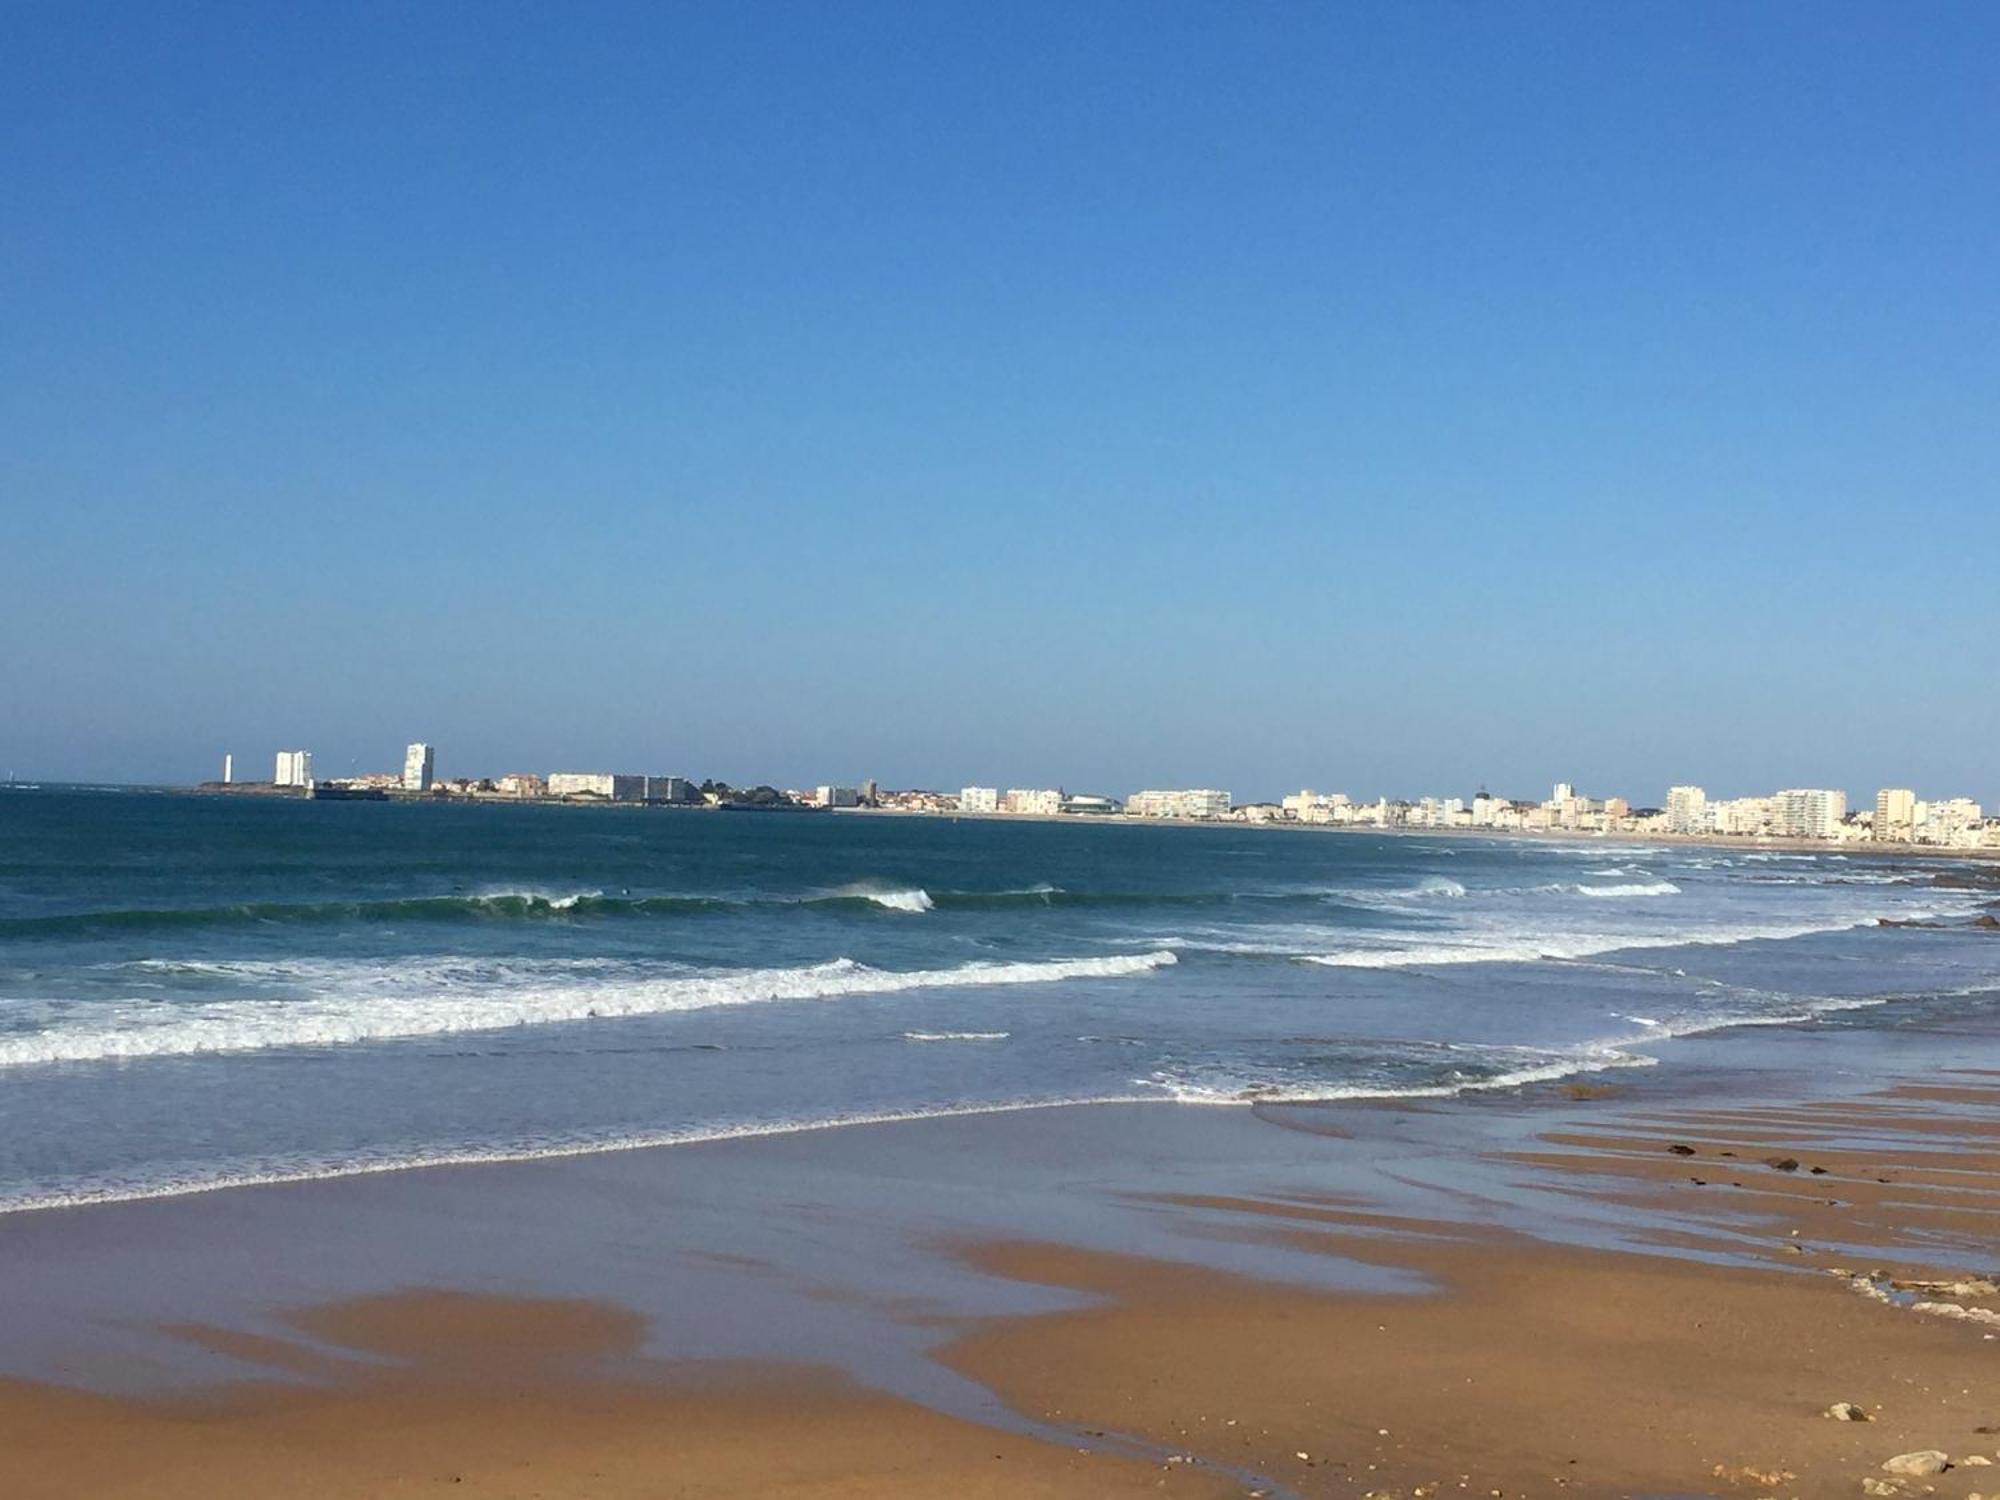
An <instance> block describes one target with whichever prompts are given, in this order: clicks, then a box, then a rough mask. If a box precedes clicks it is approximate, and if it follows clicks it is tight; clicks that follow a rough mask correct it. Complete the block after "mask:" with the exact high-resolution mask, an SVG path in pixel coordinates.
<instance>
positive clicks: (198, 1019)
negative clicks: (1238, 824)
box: [0, 950, 1176, 1067]
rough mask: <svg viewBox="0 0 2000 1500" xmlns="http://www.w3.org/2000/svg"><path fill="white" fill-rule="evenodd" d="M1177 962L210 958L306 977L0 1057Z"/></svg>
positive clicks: (1091, 974)
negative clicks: (502, 962) (729, 965)
mask: <svg viewBox="0 0 2000 1500" xmlns="http://www.w3.org/2000/svg"><path fill="white" fill-rule="evenodd" d="M1175 961H1176V960H1175V958H1174V955H1173V954H1172V953H1170V952H1166V951H1164V950H1161V951H1156V952H1151V953H1134V954H1120V955H1113V956H1106V957H1097V958H1059V959H1045V960H1038V961H1023V962H1014V963H971V964H964V965H961V966H959V967H957V968H950V969H918V970H895V969H876V968H870V967H869V966H867V965H865V964H859V963H856V962H855V961H854V960H853V959H849V958H840V959H835V960H834V961H832V962H831V963H823V964H813V965H810V966H807V967H804V968H795V969H727V970H713V971H707V972H694V973H688V972H668V973H660V972H658V971H657V970H649V969H646V968H642V967H639V966H634V965H612V964H604V963H584V964H577V965H563V966H549V965H543V966H533V965H524V966H516V967H514V968H512V969H504V970H501V969H495V968H494V967H492V966H481V965H436V964H433V965H426V966H412V967H410V968H407V969H404V970H400V971H399V970H397V969H394V968H389V969H384V968H381V967H379V966H377V967H373V968H368V969H363V970H360V971H358V972H357V971H355V970H353V969H352V968H348V969H346V970H344V971H343V970H341V969H339V968H337V967H336V966H333V965H322V966H319V967H318V968H317V969H314V968H309V967H305V966H298V965H284V964H266V965H256V964H241V965H227V964H216V965H210V966H207V967H208V968H209V970H210V971H211V972H215V973H228V974H231V975H233V976H234V977H238V978H251V979H263V980H265V981H267V982H276V983H284V982H285V981H286V979H287V978H288V977H289V978H291V979H292V980H293V981H294V982H303V983H305V984H308V985H314V986H315V987H314V989H313V990H312V992H310V993H308V994H305V995H303V996H300V997H298V998H290V999H234V1000H214V1001H206V1002H198V1003H191V1004H190V1003H182V1004H172V1005H158V1004H121V1005H118V1006H114V1007H107V1011H108V1014H107V1015H106V1017H105V1019H104V1020H102V1021H100V1022H97V1023H96V1024H92V1025H88V1026H68V1027H64V1028H62V1029H59V1030H48V1029H45V1030H41V1031H36V1032H30V1033H27V1034H25V1035H22V1034H16V1035H10V1036H5V1037H0V1067H21V1066H25V1065H31V1064H35V1063H53V1062H93V1061H100V1060H105V1059H117V1058H142V1057H176V1056H179V1057H185V1056H193V1055H198V1054H204V1053H220V1052H252V1051H260V1050H263V1049H267V1048H273V1047H341V1046H351V1045H353V1044H355V1043H360V1042H377V1041H393V1040H398V1039H404V1038H410V1037H427V1036H445V1035H451V1034H454V1033H461V1032H480V1031H503V1030H508V1029H512V1028H515V1027H524V1026H547V1025H557V1024H562V1023H565V1022H578V1021H595V1020H608V1019H614V1018H620V1017H631V1016H649V1015H660V1014H664V1013H668V1012H674V1011H690V1010H707V1009H712V1008H716V1007H721V1006H737V1005H760V1004H768V1003H772V1002H777V1001H800V1000H830V999H836V998H839V997H841V996H846V995H890V994H898V993H901V992H904V991H908V990H926V989H950V988H963V987H968V986H979V985H1017V984H1049V983H1054V982H1059V981H1062V980H1070V979H1100V978H1117V977H1121V976H1130V975H1138V974H1145V973H1149V972H1151V971H1152V970H1154V969H1158V968H1163V967H1165V966H1167V965H1170V964H1172V963H1174V962H1175ZM329 981H331V982H329Z"/></svg>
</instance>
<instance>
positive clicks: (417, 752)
mask: <svg viewBox="0 0 2000 1500" xmlns="http://www.w3.org/2000/svg"><path fill="white" fill-rule="evenodd" d="M436 769H437V752H436V751H434V750H433V749H432V748H431V747H430V746H429V745H421V744H419V745H412V746H410V748H409V749H407V750H405V751H404V752H403V790H404V791H406V792H428V791H429V790H430V789H431V777H432V775H433V773H434V772H435V771H436Z"/></svg>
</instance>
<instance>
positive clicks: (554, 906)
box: [472, 886, 604, 911]
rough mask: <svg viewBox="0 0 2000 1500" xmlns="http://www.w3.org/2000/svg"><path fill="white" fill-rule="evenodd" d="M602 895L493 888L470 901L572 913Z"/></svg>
mask: <svg viewBox="0 0 2000 1500" xmlns="http://www.w3.org/2000/svg"><path fill="white" fill-rule="evenodd" d="M603 894H604V892H602V891H598V890H590V891H548V890H543V889H540V888H537V887H533V886H493V887H489V888H488V889H486V890H483V891H481V892H479V894H478V895H476V896H474V897H473V898H472V899H473V900H474V901H475V902H478V903H481V904H484V905H492V906H499V905H501V904H503V903H509V904H511V903H515V902H520V903H525V904H527V905H530V906H544V907H547V908H548V909H549V910H550V911H572V910H574V909H575V908H576V905H577V903H578V902H582V901H595V900H597V899H598V898H599V897H600V896H602V895H603Z"/></svg>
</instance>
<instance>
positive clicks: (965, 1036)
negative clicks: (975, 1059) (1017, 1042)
mask: <svg viewBox="0 0 2000 1500" xmlns="http://www.w3.org/2000/svg"><path fill="white" fill-rule="evenodd" d="M1012 1035H1013V1033H1012V1032H1009V1031H906V1032H904V1033H903V1040H904V1041H906V1042H1004V1041H1006V1040H1007V1038H1008V1037H1010V1036H1012Z"/></svg>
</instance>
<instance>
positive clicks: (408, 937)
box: [0, 789, 2000, 1211]
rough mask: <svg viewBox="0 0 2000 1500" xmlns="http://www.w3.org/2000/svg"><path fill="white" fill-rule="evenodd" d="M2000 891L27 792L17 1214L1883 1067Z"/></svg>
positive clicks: (0, 1058)
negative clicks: (1799, 1052) (1781, 1062)
mask: <svg viewBox="0 0 2000 1500" xmlns="http://www.w3.org/2000/svg"><path fill="white" fill-rule="evenodd" d="M1995 875H1996V872H1995V871H1994V870H1993V869H1992V867H1991V866H1977V865H1973V864H1969V863H1960V864H1953V863H1951V862H1948V861H1945V862H1924V863H1917V862H1913V861H1911V860H1908V859H1897V858H1875V857H1868V856H1865V855H1863V854H1859V853H1856V854H1839V853H1826V854H1799V853H1790V852H1775V851H1761V850H1756V849H1753V848H1749V847H1745V848H1740V849H1739V848H1706V847H1695V846H1685V845H1676V846H1673V847H1660V846H1652V845H1644V844H1637V843H1633V842H1629V841H1623V840H1619V841H1612V840H1595V841H1589V840H1579V841H1553V840H1548V841H1544V840H1529V839H1491V838H1477V837H1471V836H1448V837H1447V836H1424V835H1417V834H1408V835H1381V834H1367V833H1350V832H1328V831H1318V830H1274V829H1254V828H1243V827H1234V826H1230V827H1191V828H1183V827H1159V826H1147V825H1143V824H1125V823H1121V822H1116V821H1107V822H1091V821H1085V820H1078V821H1075V822H1058V823H1049V822H1012V821H1007V820H994V819H985V820H977V819H966V820H953V819H942V818H898V817H886V816H867V815H838V814H811V813H767V814H727V813H717V812H703V811H667V810H646V809H616V808H601V809H600V808H566V807H536V806H523V807H505V806H490V805H487V806H468V805H457V804H437V805H430V804H415V803H337V802H336V803H314V802H306V801H293V800H280V799H270V798H255V797H204V796H192V795H186V794H175V793H166V792H144V791H121V790H65V789H42V790H37V791H6V792H0V1122H4V1129H0V1211H19V1210H26V1209H33V1208H43V1207H51V1206H57V1205H65V1204H77V1203H85V1202H93V1201H103V1200H115V1199H123V1198H136V1197H151V1196H159V1195H165V1194H174V1193H186V1192H196V1191H202V1190H207V1189H213V1188H218V1187H225V1186H229V1185H232V1184H240V1183H251V1182H264V1181H282V1180H293V1179H300V1178H314V1177H328V1176H339V1175H344V1174H351V1173H358V1172H370V1171H386V1170H395V1169H398V1168H403V1167H410V1166H418V1165H423V1164H429V1163H439V1162H450V1161H480V1160H500V1159H513V1158H530V1157H536V1156H548V1155H559V1154H564V1153H573V1152H586V1151H601V1150H616V1149H624V1148H630V1147H635V1146H645V1145H665V1144H670V1143H672V1142H676V1141H690V1140H702V1139H713V1138H716V1137H723V1136H731V1135H748V1134H756V1133H762V1132H773V1131H785V1130H798V1129H812V1128H831V1127H836V1126H839V1125H842V1124H848V1123H854V1122H858V1121H864V1120H880V1119H894V1118H905V1117H916V1116H923V1115H936V1114H964V1113H974V1112H979V1111H987V1110H996V1109H1007V1108H1021V1107H1036V1106H1049V1105H1057V1104H1064V1103H1080V1102H1095V1101H1111V1100H1118V1101H1146V1100H1154V1101H1161V1102H1162V1103H1169V1102H1176V1101H1177V1102H1180V1103H1182V1104H1188V1105H1214V1106H1238V1107H1240V1106H1242V1105H1244V1104H1248V1103H1255V1102H1260V1101H1262V1102H1269V1101H1285V1100H1315V1099H1339V1098H1356V1097H1378V1096H1381V1097H1394V1096H1413V1097H1425V1096H1442V1095H1449V1094H1456V1093H1462V1092H1466V1091H1475V1090H1496V1089H1514V1088H1520V1087H1523V1086H1526V1085H1531V1084H1535V1083H1540V1082H1546V1081H1550V1080H1557V1079H1564V1078H1570V1077H1583V1076H1586V1075H1593V1074H1598V1073H1609V1072H1612V1071H1614V1070H1622V1069H1630V1068H1640V1067H1647V1066H1650V1065H1653V1064H1656V1063H1658V1062H1660V1061H1663V1060H1670V1059H1671V1058H1672V1056H1673V1052H1674V1048H1675V1046H1676V1043H1677V1040H1678V1039H1680V1038H1685V1037H1690V1036H1695V1035H1703V1034H1716V1033H1724V1032H1727V1033H1729V1034H1730V1035H1731V1036H1736V1037H1740V1038H1741V1039H1742V1041H1741V1045H1742V1046H1744V1047H1754V1046H1755V1045H1756V1044H1757V1037H1758V1035H1759V1032H1760V1029H1762V1028H1769V1027H1774V1026H1775V1027H1830V1026H1837V1027H1843V1028H1850V1029H1853V1028H1861V1029H1866V1028H1870V1027H1894V1026H1898V1025H1904V1024H1908V1023H1909V1021H1910V1020H1911V1019H1912V1018H1922V1017H1926V1016H1935V1015H1938V1014H1940V1013H1956V1012H1963V1011H1971V1010H1979V1009H1982V1008H1990V1007H1992V1006H1993V1005H1994V1004H1995V1001H1996V999H2000V933H1994V932H1991V931H1988V930H1984V929H1980V928H1975V927H1972V926H1970V925H1968V924H1969V923H1970V921H1971V920H1972V919H1973V918H1975V917H1976V916H1977V915H1978V914H1979V913H1980V912H1981V911H1982V910H1983V908H1984V907H1985V906H1986V905H1987V904H1988V903H1990V902H1993V901H1994V900H1995V899H1996V897H2000V888H1996V880H1995ZM1880 918H1890V919H1893V920H1896V921H1918V922H1935V923H1938V924H1942V925H1939V926H1935V927H1886V926H1882V925H1880V924H1879V922H1878V919H1880Z"/></svg>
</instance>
